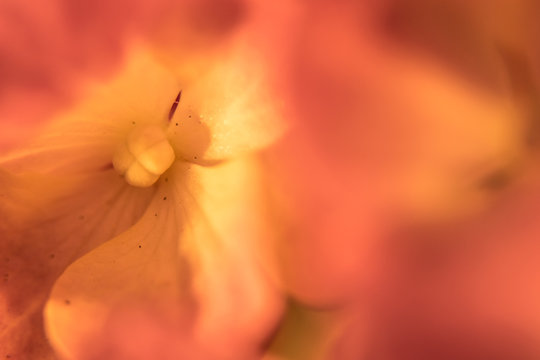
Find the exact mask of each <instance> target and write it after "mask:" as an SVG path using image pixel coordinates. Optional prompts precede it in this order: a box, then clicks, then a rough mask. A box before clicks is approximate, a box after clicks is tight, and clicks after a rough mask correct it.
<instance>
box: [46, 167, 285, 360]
mask: <svg viewBox="0 0 540 360" xmlns="http://www.w3.org/2000/svg"><path fill="white" fill-rule="evenodd" d="M164 176H165V178H162V179H161V180H160V181H159V190H158V192H157V194H156V196H155V197H154V200H153V202H152V204H151V205H150V207H149V209H148V211H147V212H146V213H145V215H144V216H143V218H142V219H141V221H140V222H139V223H137V224H136V225H135V226H134V227H133V228H131V229H130V230H128V231H127V232H125V233H124V234H122V235H120V236H119V237H117V238H115V239H113V240H111V241H109V242H107V243H105V244H104V245H102V246H101V247H99V248H98V249H96V250H94V251H92V252H91V253H89V254H88V255H86V256H84V257H82V258H81V259H79V260H77V261H76V262H75V263H74V264H72V265H71V266H70V267H69V268H68V269H67V270H66V272H65V273H64V274H63V275H62V276H61V277H60V278H59V280H58V281H57V283H56V285H55V287H54V289H53V292H52V294H51V297H50V299H49V302H48V305H47V308H46V312H45V319H46V328H47V333H48V336H49V338H50V340H51V342H52V344H53V346H54V347H55V349H56V350H57V351H58V352H59V354H61V355H62V356H64V357H66V358H68V359H95V358H99V356H98V354H100V353H101V351H105V350H106V349H105V348H104V346H108V347H110V348H112V349H113V350H114V351H131V352H133V351H134V350H135V349H137V348H138V347H139V344H138V343H130V344H129V345H126V344H124V343H122V344H120V343H118V344H111V341H107V340H106V339H107V338H108V337H110V336H111V334H112V333H114V334H113V335H114V336H120V335H118V333H116V331H119V332H122V333H124V335H122V336H123V337H126V336H127V337H129V336H131V334H132V333H133V332H134V331H135V330H133V329H132V328H128V327H126V326H119V325H118V324H117V323H116V322H115V321H114V319H117V317H118V316H120V315H118V314H119V312H122V309H125V307H126V306H127V307H128V309H135V310H134V311H135V313H137V312H139V313H140V312H142V314H143V315H142V316H143V318H146V317H149V318H151V319H153V320H152V321H151V322H152V324H153V325H152V327H150V328H148V329H146V333H145V336H149V337H150V338H155V336H156V331H157V333H158V334H165V333H167V332H168V331H169V330H171V329H172V330H171V331H174V332H173V334H172V335H174V336H175V337H178V338H183V339H186V338H187V339H188V340H186V341H189V343H190V344H191V346H195V348H197V349H198V348H202V349H203V350H204V353H210V354H213V356H214V357H218V358H224V359H229V358H230V359H243V358H250V357H251V356H254V355H255V354H256V353H257V352H258V350H259V349H258V347H259V346H260V344H261V342H262V341H263V340H264V339H265V337H266V336H267V335H268V331H269V329H271V328H272V326H273V325H274V322H275V321H276V319H277V316H278V315H279V313H280V301H279V297H278V296H277V295H276V293H275V290H273V289H272V287H271V285H270V281H269V279H267V278H266V277H267V276H266V275H265V273H264V272H263V268H262V264H261V256H260V252H259V251H258V250H257V244H258V242H260V241H263V240H264V239H265V238H266V237H267V236H268V233H267V232H265V230H266V229H267V228H268V227H267V226H265V223H264V219H261V218H260V216H259V215H258V213H257V212H256V211H254V208H257V207H260V206H261V203H259V200H260V199H259V197H260V194H259V191H260V189H258V188H257V178H256V177H257V171H255V169H254V167H253V163H252V162H251V161H245V160H244V161H237V162H231V163H226V164H223V165H220V166H219V167H213V168H202V167H199V166H193V165H189V164H187V163H183V162H177V163H176V164H175V165H174V166H173V168H172V169H171V170H170V171H169V172H168V173H166V174H165V175H164ZM66 300H68V302H69V303H67V302H66ZM150 304H151V308H152V309H154V310H152V311H150V310H148V309H149V306H150ZM238 309H242V311H241V312H239V311H238ZM194 311H196V314H195V313H194ZM128 313H129V311H128ZM191 316H193V321H192V322H190V321H189V319H190V318H191ZM167 318H170V319H173V320H172V321H171V323H172V325H170V324H171V323H167V322H163V321H162V320H160V319H167ZM186 319H188V320H186ZM111 323H114V324H116V325H115V326H119V327H118V328H115V327H111V326H112V325H111ZM168 324H169V325H168ZM171 326H172V327H171ZM115 329H116V330H115ZM174 329H176V330H174ZM182 329H183V330H182ZM186 329H187V330H186ZM137 331H138V330H137ZM115 334H116V335H115ZM114 336H113V338H114ZM169 336H171V334H169ZM160 344H161V343H159V342H158V343H153V345H155V346H154V347H152V346H150V347H151V349H149V351H156V352H157V353H158V354H164V355H163V356H164V357H163V358H166V359H167V358H178V357H182V356H186V353H185V352H186V350H189V346H188V348H187V349H186V347H185V344H184V345H182V344H179V343H175V342H173V343H172V344H171V345H170V346H168V347H167V349H164V350H163V349H161V350H160V347H161V346H162V345H160ZM177 345H178V346H177ZM123 346H127V347H123ZM107 349H108V348H107ZM191 350H193V349H191ZM131 352H130V353H131ZM125 354H126V353H122V355H124V356H125ZM140 356H142V358H144V355H140Z"/></svg>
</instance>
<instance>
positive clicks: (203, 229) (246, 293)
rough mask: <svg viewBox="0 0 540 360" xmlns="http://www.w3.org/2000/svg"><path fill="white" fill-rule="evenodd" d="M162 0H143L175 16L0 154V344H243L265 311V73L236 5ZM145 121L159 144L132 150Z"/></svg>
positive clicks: (75, 347) (168, 348)
mask: <svg viewBox="0 0 540 360" xmlns="http://www.w3.org/2000/svg"><path fill="white" fill-rule="evenodd" d="M220 3H221V4H223V6H225V8H224V9H227V8H228V7H227V6H229V7H230V6H232V7H233V8H235V7H236V6H239V5H238V3H237V2H227V1H224V2H220ZM141 4H145V3H144V2H141ZM213 4H214V5H215V3H213ZM165 5H166V6H165ZM165 5H163V4H161V6H162V7H158V8H157V10H156V9H154V8H153V7H152V6H150V8H152V9H153V11H158V10H159V11H158V13H160V14H163V12H165V11H167V10H171V9H173V10H176V11H175V12H171V13H170V14H169V16H171V17H172V18H173V20H175V21H163V22H159V23H158V24H157V25H156V24H155V23H153V22H152V21H150V20H149V21H148V23H149V24H150V25H148V29H149V30H145V31H144V32H143V34H144V36H143V37H142V38H141V37H139V38H136V37H134V38H133V39H131V41H127V40H124V41H125V43H123V46H124V56H123V58H124V60H119V61H118V63H117V65H116V71H113V72H111V73H110V75H109V76H108V77H106V78H104V79H98V80H97V81H95V80H94V82H93V83H91V84H88V82H87V83H86V85H83V86H81V87H82V89H83V90H82V92H83V95H80V96H77V97H76V99H75V100H73V101H71V102H66V103H64V104H63V105H62V106H59V107H58V110H57V111H58V112H57V113H56V114H55V115H53V116H52V117H50V118H49V119H48V120H47V121H45V122H43V125H41V128H40V129H39V130H38V131H37V132H36V133H37V134H38V136H30V135H29V136H28V137H25V139H28V138H31V139H32V140H31V141H30V142H29V143H27V144H26V145H24V146H19V148H17V149H15V150H14V151H13V152H12V153H10V154H8V155H6V156H4V157H3V158H2V161H1V173H0V182H1V183H2V190H1V196H2V202H1V207H0V213H1V216H0V218H1V220H0V230H1V233H2V244H1V247H2V249H1V253H2V255H3V259H2V261H1V265H0V268H1V269H2V273H3V274H4V279H3V280H4V281H3V283H2V291H1V297H0V299H1V303H0V313H1V319H2V322H1V325H0V326H1V327H0V329H1V331H2V340H1V341H0V351H1V352H2V354H5V356H11V357H14V358H15V357H32V358H43V359H46V358H52V357H53V354H52V352H51V348H50V347H49V344H50V345H52V349H54V351H55V352H56V354H58V355H59V356H61V357H62V358H66V359H77V360H79V359H101V358H103V357H107V358H118V359H122V358H130V359H136V358H140V359H149V358H161V359H168V358H179V357H187V358H201V359H202V358H220V359H221V358H223V359H226V358H230V359H241V358H251V357H253V356H256V354H258V353H259V352H260V351H261V346H262V345H261V344H263V343H264V341H265V340H266V338H267V337H268V336H269V334H270V330H272V328H273V327H274V326H275V324H276V321H277V320H278V318H279V315H280V313H281V309H282V299H281V294H280V293H279V291H278V289H277V286H276V285H273V284H272V281H271V275H270V274H269V273H268V272H269V271H270V270H269V267H267V266H266V262H267V261H266V260H265V257H266V255H265V253H264V252H263V251H262V250H261V249H260V247H261V246H263V245H264V244H265V242H266V239H268V238H269V237H271V236H272V231H273V229H272V225H271V223H270V221H269V220H270V219H269V218H268V217H265V213H266V210H265V203H264V199H265V197H266V192H267V190H266V188H265V181H264V179H263V178H261V174H262V171H261V169H260V168H261V164H260V161H259V160H258V155H257V151H258V150H259V149H261V148H264V147H265V146H267V145H268V144H269V143H271V142H272V141H274V140H275V139H276V138H277V137H278V136H280V134H281V133H282V131H283V129H284V127H283V123H282V122H281V119H282V118H281V116H280V114H279V112H278V110H279V106H278V103H279V101H278V100H279V99H278V98H277V97H276V96H275V94H273V92H272V88H271V87H270V86H269V85H268V84H269V81H268V80H269V78H270V74H269V73H267V70H266V67H265V66H264V65H265V61H264V59H262V57H261V55H260V53H259V52H258V49H257V46H255V45H254V43H253V40H254V39H253V33H250V32H249V31H248V30H246V28H245V27H248V28H249V26H250V25H249V21H247V20H245V21H246V22H244V19H242V21H240V20H238V21H240V24H242V25H241V26H240V25H238V24H236V20H234V19H233V20H234V21H233V24H232V25H231V24H229V23H227V21H225V22H224V23H221V24H220V27H218V29H217V31H216V32H214V30H216V29H213V28H212V27H210V28H207V27H204V26H206V25H205V24H206V19H203V20H200V19H198V18H197V17H196V16H195V15H193V14H197V13H198V12H199V11H201V8H200V7H202V8H203V9H204V8H205V7H206V6H209V4H208V3H206V2H202V3H200V5H196V3H194V2H189V1H187V2H182V3H179V5H176V4H175V3H174V2H173V3H168V2H165ZM240 6H247V5H246V4H243V3H240ZM250 6H251V5H250ZM179 9H181V10H182V9H183V10H186V9H187V10H190V9H191V10H192V12H189V11H187V14H188V15H193V17H191V18H190V17H188V16H186V15H185V13H182V12H180V13H178V12H177V11H178V10H179ZM137 10H139V11H140V8H137ZM225 13H226V12H225ZM232 13H233V15H234V16H236V15H235V14H236V12H235V11H233V12H232ZM178 14H179V15H178ZM205 14H207V15H211V14H212V12H208V11H206V12H205ZM176 16H179V18H180V19H182V20H184V22H183V23H182V22H181V23H180V24H178V23H177V22H176V20H178V18H177V17H176ZM231 16H232V15H231ZM214 20H216V21H217V20H220V18H219V16H217V17H216V19H214ZM218 22H219V21H218ZM203 25H204V26H203ZM169 26H172V27H173V28H172V30H171V28H168V27H169ZM175 26H177V27H179V28H175ZM231 26H232V28H234V30H227V29H228V28H229V27H231ZM223 27H225V28H227V29H224V28H223ZM204 29H206V30H208V31H206V32H205V31H202V30H204ZM164 30H167V31H165V32H163V31H164ZM226 30H227V31H226ZM177 34H181V35H182V38H181V39H180V40H179V43H176V42H175V43H172V44H171V43H170V41H171V38H174V37H175V35H177ZM191 35H192V36H191ZM225 35H226V36H225ZM216 38H220V40H219V41H218V40H216ZM128 39H130V37H128ZM126 44H127V45H126ZM184 50H185V51H184ZM177 52H178V53H180V54H181V56H180V55H178V53H177ZM68 88H69V87H68ZM179 91H181V93H182V96H181V98H177V95H178V93H179ZM175 98H177V99H178V105H177V108H176V111H175V112H174V113H173V112H171V106H172V105H173V103H174V102H175ZM169 114H171V115H172V117H171V118H170V119H169ZM148 136H150V137H156V138H155V140H156V141H157V142H159V144H161V145H160V146H161V147H160V148H151V149H154V150H155V151H156V152H155V153H151V152H150V153H149V152H148V151H150V148H149V146H150V145H152V144H151V143H147V145H148V146H143V148H141V149H140V150H141V151H137V150H134V149H136V148H137V146H140V145H142V144H143V143H144V139H147V138H148ZM126 144H127V147H128V148H129V152H130V153H129V154H127V155H126V153H125V152H122V149H124V150H126V148H125V147H126ZM156 149H157V150H156ZM171 150H172V152H171ZM164 154H166V156H167V159H166V160H167V161H165V162H164V163H160V161H162V160H163V159H164V157H163V156H164ZM128 155H129V156H133V157H134V159H132V158H129V156H128ZM126 156H128V157H126ZM145 156H146V160H144V157H145ZM173 157H174V160H173V159H172V158H173ZM135 161H136V164H142V166H143V168H140V169H139V170H133V169H132V166H133V164H135ZM156 161H157V162H156ZM126 164H127V165H126ZM156 164H158V165H160V166H159V168H153V167H152V166H153V165H156ZM122 165H126V167H125V168H122ZM130 169H131V170H130ZM130 171H131V172H130ZM149 174H153V175H154V176H153V177H152V179H151V180H148V179H149V178H148V175H149ZM140 176H147V177H146V178H143V180H142V181H137V180H136V179H139V180H140V179H141V177H140ZM145 179H146V180H145ZM51 289H52V290H51ZM44 305H45V310H44V313H43V314H44V315H43V320H42V310H43V306H44ZM43 327H44V328H45V330H46V331H45V333H44V332H43Z"/></svg>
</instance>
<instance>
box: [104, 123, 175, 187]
mask: <svg viewBox="0 0 540 360" xmlns="http://www.w3.org/2000/svg"><path fill="white" fill-rule="evenodd" d="M174 159H175V155H174V150H173V148H172V147H171V144H170V143H169V141H168V140H167V136H166V135H165V132H164V131H163V129H161V128H160V127H158V126H152V125H150V126H144V127H138V128H135V129H134V130H133V131H132V132H131V133H130V134H129V136H128V138H127V141H126V142H124V143H123V144H122V145H120V146H119V147H118V149H117V150H116V153H115V154H114V157H113V166H114V168H115V169H116V171H118V173H119V174H120V175H123V176H124V178H125V179H126V181H127V183H128V184H130V185H133V186H137V187H149V186H152V185H153V184H154V183H155V182H156V181H157V180H158V179H159V177H160V176H161V174H163V173H164V172H165V171H166V170H167V169H168V168H169V167H170V166H171V165H172V163H173V162H174Z"/></svg>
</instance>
